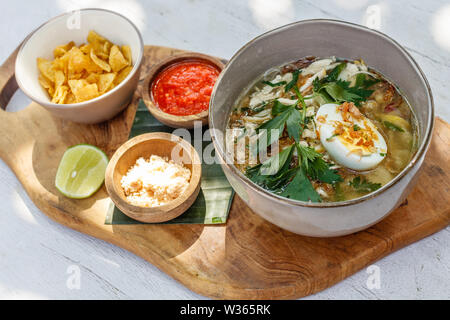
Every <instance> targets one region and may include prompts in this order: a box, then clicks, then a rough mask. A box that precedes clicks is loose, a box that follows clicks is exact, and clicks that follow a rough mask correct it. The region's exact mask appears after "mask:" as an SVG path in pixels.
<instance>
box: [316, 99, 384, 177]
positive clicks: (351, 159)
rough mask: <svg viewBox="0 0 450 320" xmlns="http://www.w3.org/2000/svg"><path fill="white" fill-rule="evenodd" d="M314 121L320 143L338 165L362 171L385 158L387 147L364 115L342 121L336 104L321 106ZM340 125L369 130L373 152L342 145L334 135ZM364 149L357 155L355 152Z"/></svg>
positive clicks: (374, 165)
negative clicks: (371, 135) (374, 135)
mask: <svg viewBox="0 0 450 320" xmlns="http://www.w3.org/2000/svg"><path fill="white" fill-rule="evenodd" d="M315 121H316V125H317V128H318V130H319V135H320V141H321V143H322V145H323V147H324V148H325V149H326V150H327V151H328V153H329V154H330V156H331V157H332V158H333V159H334V160H335V161H336V162H337V163H338V164H340V165H342V166H344V167H347V168H349V169H352V170H357V171H364V170H369V169H372V168H375V167H376V166H377V165H378V164H379V163H380V162H381V161H383V159H384V158H385V157H386V153H387V145H386V141H385V140H384V138H383V136H382V135H381V134H380V132H379V131H378V129H377V128H376V127H375V125H374V124H373V123H372V122H371V121H370V120H369V119H368V118H366V117H365V116H364V115H362V118H361V119H355V118H354V117H349V119H348V121H344V118H343V116H342V112H341V111H340V110H339V106H338V105H337V104H333V103H328V104H324V105H322V106H321V107H320V108H319V110H318V111H317V113H316V116H315ZM338 123H342V124H344V125H345V126H353V125H355V124H356V125H357V126H359V128H362V129H369V128H368V127H370V130H371V131H372V132H374V133H375V134H376V137H377V138H375V139H373V141H374V148H372V149H373V150H370V151H369V150H367V149H366V148H361V147H358V146H356V145H355V144H350V143H348V142H346V143H344V142H343V140H342V139H341V138H340V136H336V135H335V130H336V126H337V124H338ZM359 149H361V150H362V149H364V150H362V151H361V152H360V153H359V154H358V153H355V152H354V151H355V150H359Z"/></svg>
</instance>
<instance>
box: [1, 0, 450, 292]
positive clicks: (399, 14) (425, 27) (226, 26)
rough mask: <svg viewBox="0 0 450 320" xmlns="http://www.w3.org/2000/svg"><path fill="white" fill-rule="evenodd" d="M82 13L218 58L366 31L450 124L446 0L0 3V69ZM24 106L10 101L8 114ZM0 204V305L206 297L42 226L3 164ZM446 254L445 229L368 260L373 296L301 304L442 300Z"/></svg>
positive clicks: (133, 260) (98, 245)
mask: <svg viewBox="0 0 450 320" xmlns="http://www.w3.org/2000/svg"><path fill="white" fill-rule="evenodd" d="M125 3H126V5H125ZM80 7H81V8H82V7H104V8H109V9H112V10H116V11H119V12H121V13H122V14H124V15H126V16H128V17H129V18H131V19H132V20H133V21H134V22H135V23H136V24H137V26H138V27H139V29H140V30H141V32H142V34H143V37H144V42H145V43H146V44H155V45H163V46H169V47H175V48H182V49H187V50H193V51H199V52H204V53H208V54H212V55H215V56H220V57H224V58H229V57H231V56H232V54H233V53H234V52H235V51H236V50H237V49H239V48H240V47H241V46H242V45H243V44H245V43H246V42H247V41H249V40H250V39H252V38H253V37H255V36H257V35H258V34H260V33H262V32H264V31H266V30H269V29H271V28H273V27H277V26H280V25H283V24H286V23H290V22H293V21H297V20H301V19H309V18H333V19H340V20H346V21H351V22H355V23H360V24H369V25H371V26H372V27H375V28H379V29H380V30H381V31H383V32H385V33H387V34H388V35H390V36H392V37H393V38H394V39H396V40H397V41H399V42H400V43H401V44H402V45H403V46H405V48H406V49H407V50H408V51H409V52H410V53H411V54H412V55H413V57H414V58H415V59H416V60H417V62H418V63H419V65H420V66H421V67H422V68H423V70H424V72H425V74H426V76H427V77H428V80H429V81H430V84H431V87H432V89H433V93H434V98H435V103H436V110H437V114H438V115H439V116H441V117H442V118H444V119H445V120H446V121H450V107H449V106H450V93H449V92H450V86H449V83H450V3H449V2H448V1H445V0H433V1H407V0H402V1H366V0H350V1H349V0H334V1H312V0H311V1H294V0H278V1H270V0H268V1H265V0H247V1H242V0H241V1H239V0H234V1H211V0H209V1H206V0H205V1H200V0H191V1H168V0H160V1H143V0H142V1H138V0H127V1H120V0H113V1H101V0H85V1H69V0H53V1H52V0H46V1H43V0H40V1H31V0H29V1H23V0H15V1H1V2H0V26H1V28H0V30H1V40H0V61H4V60H5V59H6V58H7V57H8V55H9V54H10V53H11V51H12V50H13V49H14V48H15V47H16V46H17V45H18V44H19V43H20V42H21V41H22V40H23V38H24V37H25V36H26V35H27V34H28V33H29V32H31V31H32V30H33V29H34V28H35V27H37V26H38V25H40V24H41V23H43V22H45V21H46V20H47V19H49V18H51V17H53V16H55V15H57V14H59V13H62V12H64V11H68V10H73V9H77V8H80ZM378 13H379V16H378V15H377V14H378ZM378 18H379V19H378ZM24 101H26V99H25V98H24V96H23V94H22V93H20V92H19V93H17V94H16V96H15V97H14V99H13V101H12V102H11V103H10V106H8V110H10V111H14V110H16V109H17V108H18V106H21V105H25V103H24ZM0 125H1V124H0ZM443 147H446V148H448V146H443ZM0 203H1V205H0V298H2V299H23V298H31V299H197V298H198V299H204V297H202V296H199V295H197V294H196V293H194V292H192V291H190V290H188V289H187V288H185V287H184V286H182V285H181V284H179V283H178V282H176V281H175V280H173V279H171V278H170V277H169V276H167V275H166V274H165V273H163V272H161V271H159V270H158V269H157V268H156V267H154V266H153V265H151V264H149V263H147V262H146V261H144V260H142V259H141V258H138V257H136V256H135V255H133V254H131V253H129V252H127V251H125V250H122V249H120V248H118V247H116V246H113V245H111V244H109V243H106V242H104V241H101V240H98V239H95V238H92V237H89V236H86V235H84V234H81V233H78V232H76V231H73V230H71V229H68V228H66V227H63V226H61V225H59V224H57V223H55V222H53V221H51V220H50V219H48V218H47V216H45V215H44V214H43V213H42V212H41V211H40V210H39V209H37V208H36V206H35V205H34V204H33V203H32V202H31V201H30V199H29V197H28V196H27V194H26V192H25V191H24V189H23V187H22V186H21V184H20V183H19V182H18V180H17V179H16V177H15V176H14V174H13V173H12V172H11V170H10V169H9V168H8V167H7V166H6V165H5V163H4V162H2V161H1V160H0ZM449 248H450V228H447V229H444V230H442V231H440V232H438V233H436V234H434V235H432V236H430V237H428V238H426V239H423V240H421V241H419V242H417V243H415V244H412V245H410V246H408V247H406V248H404V249H402V250H400V251H398V252H396V253H393V254H391V255H389V256H388V257H386V258H384V259H382V260H381V261H378V262H376V265H377V266H378V267H379V268H380V269H379V270H380V276H381V278H380V280H381V281H380V288H379V289H368V287H367V284H366V282H367V279H368V274H367V272H366V270H362V271H360V272H358V273H356V274H355V275H353V276H352V277H349V278H348V279H346V280H344V281H342V282H340V283H339V284H337V285H335V286H333V287H331V288H329V289H327V290H324V291H322V292H320V293H318V294H316V295H313V296H310V297H308V298H307V299H311V298H312V299H431V298H437V299H450V249H449ZM73 266H75V268H79V270H80V287H79V289H77V288H73V287H72V286H68V285H67V281H68V279H69V277H70V274H69V273H68V270H69V272H71V271H70V270H72V269H70V268H72V267H73ZM70 288H72V289H70Z"/></svg>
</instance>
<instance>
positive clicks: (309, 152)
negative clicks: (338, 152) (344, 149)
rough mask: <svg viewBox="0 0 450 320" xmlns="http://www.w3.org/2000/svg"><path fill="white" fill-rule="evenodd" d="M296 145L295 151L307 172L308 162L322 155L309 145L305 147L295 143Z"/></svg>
mask: <svg viewBox="0 0 450 320" xmlns="http://www.w3.org/2000/svg"><path fill="white" fill-rule="evenodd" d="M296 145H297V153H298V156H299V157H300V159H301V163H302V166H303V167H305V170H306V171H307V172H308V170H309V163H310V162H312V161H314V160H315V159H317V158H320V157H322V155H321V154H320V153H318V152H317V151H316V150H314V149H313V148H311V147H305V146H302V145H301V144H299V143H297V144H296Z"/></svg>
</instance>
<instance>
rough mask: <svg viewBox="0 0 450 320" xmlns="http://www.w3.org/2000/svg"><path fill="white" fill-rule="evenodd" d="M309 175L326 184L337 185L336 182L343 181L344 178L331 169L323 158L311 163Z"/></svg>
mask: <svg viewBox="0 0 450 320" xmlns="http://www.w3.org/2000/svg"><path fill="white" fill-rule="evenodd" d="M308 175H309V176H310V177H311V179H314V180H319V181H320V182H324V183H330V184H335V183H336V182H340V181H342V177H341V176H340V175H339V174H338V173H337V170H332V169H330V165H329V164H328V163H326V162H325V160H323V159H322V158H321V157H320V158H316V159H315V160H314V161H313V162H311V166H310V169H309V171H308Z"/></svg>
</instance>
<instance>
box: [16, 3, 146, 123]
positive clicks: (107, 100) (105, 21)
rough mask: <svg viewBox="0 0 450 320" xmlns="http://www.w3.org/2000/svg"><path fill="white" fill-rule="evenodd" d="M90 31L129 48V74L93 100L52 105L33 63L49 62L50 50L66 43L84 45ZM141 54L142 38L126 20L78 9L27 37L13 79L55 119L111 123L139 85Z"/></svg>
mask: <svg viewBox="0 0 450 320" xmlns="http://www.w3.org/2000/svg"><path fill="white" fill-rule="evenodd" d="M78 22H79V23H78ZM90 30H94V31H95V32H97V33H99V34H100V35H102V36H104V37H106V38H107V39H109V40H110V41H112V42H113V43H115V44H117V45H129V46H130V47H131V52H132V63H133V70H132V71H131V72H130V74H129V75H128V76H127V78H125V80H123V81H122V82H121V83H120V84H119V85H118V86H117V87H115V88H114V89H112V90H111V91H108V92H107V93H105V94H103V95H101V96H99V97H97V98H95V99H92V100H89V101H85V102H81V103H74V104H66V105H61V104H55V103H52V102H51V101H50V98H49V96H48V94H47V92H46V91H45V90H44V89H43V88H42V87H41V85H40V84H39V81H38V76H39V71H38V68H37V64H36V59H37V58H38V57H41V58H45V59H53V49H54V48H55V47H56V46H58V45H61V44H65V43H68V42H70V41H74V42H75V44H76V45H77V46H79V45H80V44H82V43H86V42H87V35H88V33H89V31H90ZM143 54H144V43H143V41H142V36H141V34H140V33H139V31H138V29H137V28H136V26H135V25H134V24H133V23H132V22H131V21H130V20H128V19H127V18H125V17H124V16H122V15H120V14H118V13H115V12H112V11H109V10H104V9H82V10H80V11H75V12H68V13H65V14H62V15H60V16H57V17H55V18H53V19H51V20H49V21H48V22H46V23H44V24H43V25H42V26H40V27H39V28H37V29H36V30H35V31H34V32H33V33H32V34H30V35H29V36H28V38H26V39H25V41H24V42H23V44H22V47H21V48H20V50H19V53H18V55H17V59H16V66H15V76H16V80H17V83H18V85H19V87H20V88H21V89H22V91H23V92H25V94H26V95H27V96H28V97H30V99H32V100H33V101H35V102H37V103H38V104H40V105H42V106H43V107H45V108H46V109H47V110H48V111H50V112H51V113H52V114H54V115H55V116H57V117H60V118H63V119H67V120H72V121H75V122H81V123H98V122H102V121H105V120H108V119H111V118H112V117H114V116H115V115H117V114H118V113H119V112H120V111H122V110H123V109H124V108H125V107H126V106H127V105H128V102H129V101H130V100H131V98H132V97H133V93H134V91H135V90H136V87H137V84H138V81H139V73H140V67H141V63H142V58H143Z"/></svg>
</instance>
